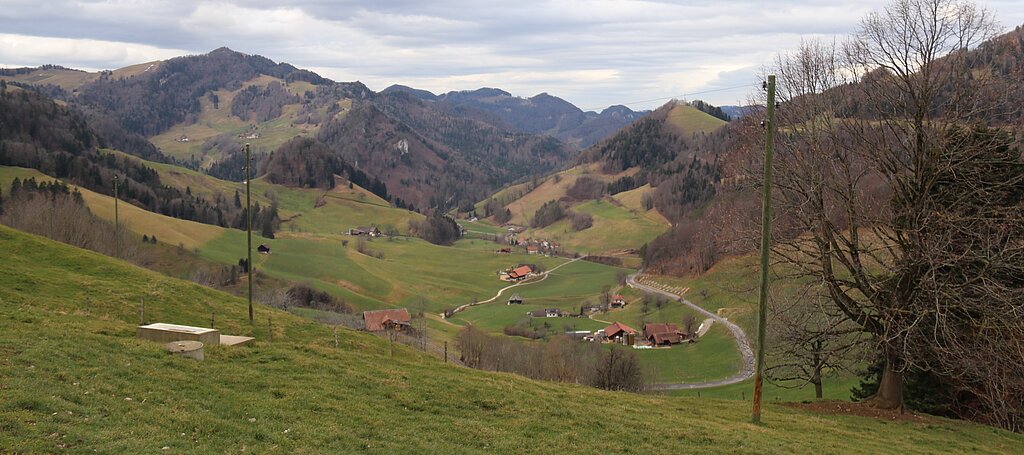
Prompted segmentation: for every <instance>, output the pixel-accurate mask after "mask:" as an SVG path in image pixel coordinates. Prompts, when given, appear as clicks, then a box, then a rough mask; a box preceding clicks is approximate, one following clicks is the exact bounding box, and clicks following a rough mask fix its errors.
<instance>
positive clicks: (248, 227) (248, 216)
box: [245, 143, 253, 324]
mask: <svg viewBox="0 0 1024 455" xmlns="http://www.w3.org/2000/svg"><path fill="white" fill-rule="evenodd" d="M251 160H252V157H251V155H250V154H249V144H248V143H246V144H245V237H246V248H245V254H246V257H247V259H246V262H245V268H246V270H248V272H249V324H252V323H253V319H252V205H251V204H250V202H249V201H250V199H249V180H252V175H250V173H249V163H250V161H251Z"/></svg>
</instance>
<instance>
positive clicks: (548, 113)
mask: <svg viewBox="0 0 1024 455" xmlns="http://www.w3.org/2000/svg"><path fill="white" fill-rule="evenodd" d="M382 93H408V94H410V95H412V96H414V97H416V98H418V99H421V100H424V101H428V102H432V104H433V105H434V106H436V107H437V108H438V109H439V110H443V111H446V112H449V113H452V114H455V115H458V116H461V117H467V118H472V119H474V120H479V121H482V122H486V123H489V124H491V125H494V126H497V127H499V128H503V129H511V130H514V131H519V132H523V133H529V134H543V135H549V136H552V137H555V138H557V139H559V140H561V141H563V142H565V143H566V144H568V145H570V146H572V147H576V148H581V149H582V148H587V147H590V146H591V145H593V144H594V143H596V142H598V141H600V140H602V139H604V138H606V137H608V136H609V135H610V134H612V133H614V132H615V131H618V130H619V129H621V128H622V127H624V126H626V125H629V124H630V123H632V122H633V121H635V120H637V119H639V118H641V117H643V116H644V115H645V114H646V113H647V112H634V111H633V110H631V109H629V108H628V107H625V106H611V107H609V108H607V109H604V110H603V111H601V113H596V112H592V111H589V112H584V111H583V110H581V109H580V108H578V107H576V106H574V105H573V104H572V103H569V102H568V101H565V100H563V99H561V98H559V97H557V96H552V95H549V94H547V93H541V94H539V95H536V96H533V97H530V98H521V97H517V96H512V94H511V93H508V92H506V91H504V90H500V89H496V88H481V89H477V90H465V91H459V92H448V93H444V94H441V95H434V94H433V93H430V92H428V91H426V90H418V89H414V88H411V87H406V86H402V85H393V86H391V87H388V88H387V89H385V90H384V91H383V92H382Z"/></svg>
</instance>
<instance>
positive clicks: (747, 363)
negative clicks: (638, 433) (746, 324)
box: [626, 273, 754, 390]
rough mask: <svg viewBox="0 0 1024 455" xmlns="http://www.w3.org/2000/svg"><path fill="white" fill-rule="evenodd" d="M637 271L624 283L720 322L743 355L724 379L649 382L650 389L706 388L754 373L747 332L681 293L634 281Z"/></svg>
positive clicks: (751, 349)
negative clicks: (741, 364)
mask: <svg viewBox="0 0 1024 455" xmlns="http://www.w3.org/2000/svg"><path fill="white" fill-rule="evenodd" d="M637 275H639V273H634V274H632V275H630V276H629V278H627V279H626V285H628V286H629V287H631V288H634V289H640V290H642V291H646V292H650V293H653V294H659V295H663V296H665V297H668V298H670V299H673V300H676V301H679V302H680V303H683V304H684V305H688V306H690V307H691V308H693V309H694V310H696V311H697V312H698V313H700V314H703V315H704V316H705V317H707V318H708V319H713V320H715V322H718V323H719V324H722V325H723V326H725V328H726V329H729V332H732V336H733V338H735V339H736V348H737V349H739V351H740V356H742V357H743V367H742V368H740V371H738V372H736V374H734V375H732V376H729V377H728V378H725V379H719V380H717V381H706V382H683V383H672V384H651V385H650V389H651V390H690V389H706V388H710V387H719V386H723V385H729V384H736V383H737V382H743V381H745V380H747V379H748V378H750V377H751V376H753V375H754V349H753V348H751V347H750V342H749V341H748V340H747V334H746V333H743V329H741V328H740V327H739V326H738V325H736V324H733V323H732V322H729V320H728V319H725V318H723V317H721V316H719V315H717V314H715V313H712V312H710V311H708V310H705V309H703V308H701V307H699V306H697V304H695V303H693V302H691V301H689V300H686V299H685V298H683V296H681V295H677V294H673V293H671V292H668V291H665V290H662V289H658V288H655V287H651V286H648V285H646V284H643V283H640V282H638V281H636V277H637Z"/></svg>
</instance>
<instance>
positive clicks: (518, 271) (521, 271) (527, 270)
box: [508, 265, 533, 276]
mask: <svg viewBox="0 0 1024 455" xmlns="http://www.w3.org/2000/svg"><path fill="white" fill-rule="evenodd" d="M531 273H533V268H532V267H530V266H528V265H524V266H520V267H516V268H515V269H514V270H512V271H511V272H509V273H508V274H509V276H526V275H529V274H531Z"/></svg>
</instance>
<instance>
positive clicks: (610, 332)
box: [604, 322, 636, 337]
mask: <svg viewBox="0 0 1024 455" xmlns="http://www.w3.org/2000/svg"><path fill="white" fill-rule="evenodd" d="M619 332H625V333H632V334H636V330H634V329H633V328H632V327H630V326H628V325H626V324H623V323H621V322H615V323H613V324H612V325H610V326H608V327H605V328H604V334H605V336H607V337H612V336H615V335H618V334H619Z"/></svg>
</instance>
